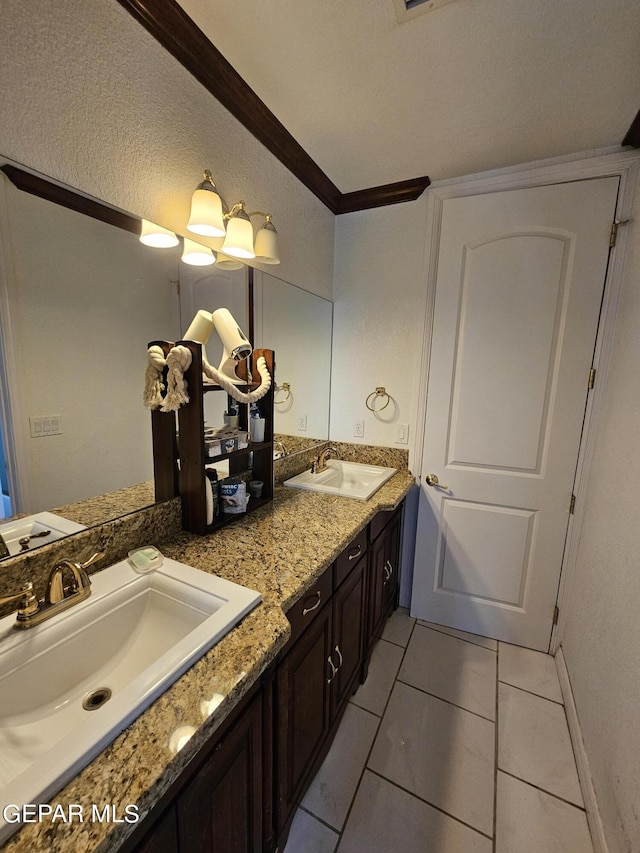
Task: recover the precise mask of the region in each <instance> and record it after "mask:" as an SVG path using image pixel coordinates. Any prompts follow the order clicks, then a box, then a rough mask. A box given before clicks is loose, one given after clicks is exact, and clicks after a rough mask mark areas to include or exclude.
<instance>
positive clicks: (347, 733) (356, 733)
mask: <svg viewBox="0 0 640 853" xmlns="http://www.w3.org/2000/svg"><path fill="white" fill-rule="evenodd" d="M379 723H380V718H379V717H376V716H374V715H373V714H370V713H369V712H368V711H365V710H364V709H363V708H358V707H357V706H356V705H352V704H351V703H349V704H348V705H347V710H346V711H345V713H344V717H343V718H342V722H341V723H340V726H339V728H338V732H337V734H336V736H335V739H334V741H333V743H332V744H331V749H330V750H329V752H328V753H327V757H326V758H325V760H324V761H323V762H322V765H321V767H320V769H319V770H318V772H317V774H316V776H315V779H314V780H313V782H312V783H311V787H310V788H309V790H308V791H307V793H306V794H305V797H304V799H303V800H302V805H303V806H304V807H305V809H307V810H308V811H310V812H311V813H312V814H314V815H316V816H317V817H319V818H321V819H322V820H324V821H325V822H326V823H328V824H329V825H330V826H333V827H335V828H336V829H337V830H341V829H342V825H343V824H344V820H345V818H346V816H347V812H348V811H349V806H350V805H351V800H352V799H353V795H354V794H355V791H356V788H357V787H358V782H359V781H360V776H361V775H362V771H363V769H364V766H365V763H366V761H367V756H368V754H369V750H370V749H371V744H372V743H373V739H374V738H375V735H376V731H377V728H378V725H379Z"/></svg>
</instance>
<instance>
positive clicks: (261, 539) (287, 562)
mask: <svg viewBox="0 0 640 853" xmlns="http://www.w3.org/2000/svg"><path fill="white" fill-rule="evenodd" d="M413 482H414V481H413V477H412V476H411V475H410V474H409V472H408V471H407V470H402V471H399V472H398V473H397V474H396V475H394V477H392V478H391V480H389V481H388V482H387V483H386V484H385V485H384V486H383V487H382V488H381V489H380V490H379V491H378V492H377V493H376V494H375V495H374V496H373V497H372V498H371V499H370V500H368V501H365V502H361V501H356V500H352V499H349V498H336V497H332V496H329V495H322V494H318V493H315V492H308V491H301V490H298V489H289V488H284V487H279V488H276V490H275V495H274V500H273V502H271V503H270V504H268V505H267V506H265V507H263V508H261V509H259V510H256V512H254V513H252V514H251V515H248V516H247V517H246V518H244V519H242V520H241V521H238V522H237V523H236V524H233V525H230V526H228V527H225V528H223V529H222V530H219V531H217V532H216V533H214V534H212V535H210V536H196V535H194V534H190V533H185V532H181V533H179V534H178V535H176V536H174V537H172V538H171V539H167V540H165V541H163V542H157V543H155V544H157V545H158V546H159V547H160V549H161V550H162V552H163V553H164V554H165V555H166V556H167V557H171V558H173V559H174V560H179V561H180V562H183V563H187V564H188V565H191V566H194V567H195V568H198V569H202V570H203V571H206V572H210V573H212V574H216V575H219V576H220V577H222V578H226V579H227V580H231V581H235V582H236V583H239V584H242V585H243V586H247V587H250V588H252V589H255V590H258V591H259V592H260V593H261V594H262V599H263V600H262V603H261V604H260V605H258V607H256V608H255V609H254V610H253V611H251V613H249V614H248V615H247V616H246V617H245V618H244V619H243V620H242V622H241V623H240V624H239V625H238V626H237V627H236V628H234V629H233V630H232V631H231V632H230V633H229V634H227V636H226V637H224V638H223V639H222V640H221V641H220V642H219V643H218V644H217V645H216V646H214V647H213V649H211V650H210V651H209V652H207V653H206V654H205V655H204V656H203V657H202V658H201V659H200V660H199V661H197V662H196V663H195V664H194V665H193V666H192V667H191V668H190V669H189V670H188V671H187V672H186V673H185V674H184V675H183V676H182V677H181V678H179V679H178V681H176V682H175V683H174V684H173V685H172V686H171V687H169V688H168V689H167V690H166V691H165V693H163V694H162V696H160V698H159V699H157V700H156V701H155V702H154V703H153V704H152V705H151V706H150V707H149V708H148V709H147V710H146V711H145V712H143V714H141V716H140V717H138V718H137V719H136V720H135V721H134V722H133V723H132V724H131V725H130V726H129V727H128V728H127V729H126V730H125V731H124V732H122V734H120V735H119V736H118V737H117V738H116V739H115V741H113V743H111V744H110V745H109V746H108V747H107V748H106V749H105V750H104V751H103V752H102V753H100V755H99V756H98V757H97V758H95V759H94V760H93V761H92V762H91V763H90V764H89V765H88V766H87V767H86V768H85V769H84V770H82V771H81V772H80V773H79V774H78V776H76V777H75V779H73V780H72V781H71V782H70V783H69V784H68V785H67V786H66V787H65V788H64V789H63V790H62V791H60V792H59V793H58V794H56V795H55V796H54V797H52V799H51V803H52V804H56V805H57V804H60V805H62V806H63V808H68V805H69V804H70V803H74V804H79V805H81V806H82V807H83V813H84V814H85V815H90V813H91V806H92V804H97V805H98V806H99V807H100V808H102V807H103V806H104V805H107V804H110V805H112V806H115V807H116V810H117V815H118V816H120V817H121V816H122V815H124V810H125V806H127V805H130V804H136V805H137V807H138V813H139V815H140V817H141V818H143V817H144V816H145V815H146V814H147V813H148V812H149V811H150V809H151V808H152V807H153V805H154V804H155V803H156V802H157V801H158V799H159V798H160V797H161V796H162V794H163V793H164V792H165V791H166V790H167V789H168V788H169V787H170V785H171V784H172V783H173V782H174V781H175V779H176V778H177V777H178V776H179V775H180V772H181V771H182V770H183V769H184V767H185V766H186V765H187V764H188V763H189V761H190V760H191V759H192V758H193V756H194V755H195V754H196V753H197V752H198V751H199V750H200V748H201V747H202V746H203V745H204V744H205V743H206V742H207V740H208V739H209V738H210V737H211V735H212V733H213V732H214V731H215V730H216V728H217V727H218V726H219V725H220V724H221V723H222V721H223V720H224V719H225V718H226V717H227V716H228V714H229V713H230V711H232V710H233V708H234V707H235V706H236V705H237V704H238V702H239V700H240V699H241V698H242V697H243V696H244V695H245V694H246V693H247V692H248V691H249V689H250V688H251V687H252V686H253V684H254V683H255V682H256V680H257V679H258V678H259V676H260V675H261V674H262V673H263V672H264V671H265V670H266V669H267V668H268V666H269V665H270V664H271V663H272V662H273V661H274V660H275V658H276V657H277V655H278V653H279V651H280V650H281V649H282V648H283V647H284V645H285V644H286V642H287V640H288V638H289V635H290V630H289V623H288V621H287V618H286V616H285V613H286V611H287V610H288V609H289V608H290V607H291V606H292V605H293V604H294V603H295V602H296V601H297V600H298V599H299V598H300V597H301V596H302V595H303V594H304V593H305V592H306V591H307V590H308V589H309V588H310V587H311V586H312V585H313V584H314V583H315V581H316V580H317V579H318V578H319V577H320V575H321V574H322V572H323V571H324V569H325V568H327V567H328V566H329V565H330V564H331V563H332V562H333V560H334V559H335V558H336V557H337V556H338V555H339V554H340V553H341V552H342V551H343V550H344V548H345V547H346V546H347V545H348V544H349V542H350V541H351V540H352V539H353V538H354V536H355V535H356V534H357V533H359V532H360V530H362V529H363V528H364V527H365V526H366V525H367V523H368V522H369V521H370V520H371V519H372V518H373V516H374V515H375V514H376V513H377V512H379V511H381V510H390V509H394V508H395V507H396V506H398V504H399V503H400V501H401V500H402V498H403V497H404V496H405V495H406V494H407V493H408V491H409V490H410V488H411V486H412V484H413ZM181 726H190V727H192V728H193V729H194V730H195V732H194V734H193V736H192V737H191V739H190V740H189V741H188V742H187V743H186V745H184V747H183V748H182V749H181V750H180V751H179V752H177V754H174V752H172V750H171V748H170V746H169V741H170V739H171V735H172V734H173V733H174V732H175V730H176V729H177V728H178V727H181ZM134 828H135V825H133V824H127V823H99V822H95V823H92V822H89V821H86V822H84V823H79V822H73V823H64V822H62V821H56V822H55V823H52V822H49V820H45V821H44V822H43V823H34V824H28V825H25V826H24V827H23V828H22V829H21V830H20V831H19V832H18V833H16V835H14V836H13V837H12V838H10V839H9V840H8V841H7V842H6V844H5V845H4V846H3V847H2V850H3V853H18V851H20V853H25V851H29V853H36V851H42V853H68V851H74V853H75V851H78V853H87V851H95V853H106V851H115V850H117V848H118V846H119V845H120V844H121V843H122V841H123V840H124V839H125V837H126V836H128V835H129V834H130V833H131V832H132V830H133V829H134Z"/></svg>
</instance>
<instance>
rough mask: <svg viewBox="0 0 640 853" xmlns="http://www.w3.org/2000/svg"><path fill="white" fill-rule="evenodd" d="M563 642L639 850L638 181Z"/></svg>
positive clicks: (597, 756)
mask: <svg viewBox="0 0 640 853" xmlns="http://www.w3.org/2000/svg"><path fill="white" fill-rule="evenodd" d="M627 227H629V228H632V229H633V232H632V244H633V245H632V251H631V254H630V256H629V260H628V264H627V268H626V272H625V278H624V289H623V294H622V302H621V305H620V312H619V315H618V321H617V328H616V340H615V348H614V352H613V357H612V361H611V366H610V371H609V376H608V379H607V396H606V402H605V406H604V410H603V414H602V420H601V422H600V427H599V431H598V437H597V445H596V453H595V459H594V464H593V468H592V471H591V478H590V481H589V487H588V496H587V506H586V516H585V520H584V526H583V529H582V536H581V542H580V549H579V554H578V565H577V570H576V572H575V574H574V577H573V578H572V584H571V588H570V589H569V591H568V596H567V600H568V621H567V624H566V627H565V631H564V636H563V637H562V645H563V649H564V653H565V657H566V661H567V667H568V670H569V675H570V677H571V684H572V687H573V691H574V694H575V699H576V705H577V708H578V715H579V718H580V724H581V728H582V734H583V738H584V741H585V745H586V748H587V753H588V756H589V761H590V764H591V770H592V774H593V777H594V782H595V787H596V793H597V796H598V803H599V806H600V810H601V813H602V817H603V821H604V827H605V833H606V837H607V841H608V844H609V850H610V853H623V851H624V853H638V851H640V771H639V768H640V741H639V740H638V724H639V721H640V679H639V678H638V672H639V671H640V618H639V616H638V610H639V607H640V570H639V569H640V565H639V560H638V554H640V529H639V527H638V506H640V383H639V381H638V365H639V364H640V336H639V335H638V329H639V328H640V186H639V187H638V189H637V191H636V209H635V212H634V214H633V215H632V222H631V224H630V225H629V226H627Z"/></svg>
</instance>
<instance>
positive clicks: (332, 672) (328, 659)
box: [327, 655, 338, 684]
mask: <svg viewBox="0 0 640 853" xmlns="http://www.w3.org/2000/svg"><path fill="white" fill-rule="evenodd" d="M327 663H328V664H329V666H330V667H331V675H330V676H329V678H327V684H331V682H332V681H333V679H334V678H335V677H336V675H337V674H338V670H337V669H336V667H335V665H334V663H333V661H332V660H331V655H329V657H328V658H327Z"/></svg>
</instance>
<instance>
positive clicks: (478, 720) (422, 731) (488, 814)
mask: <svg viewBox="0 0 640 853" xmlns="http://www.w3.org/2000/svg"><path fill="white" fill-rule="evenodd" d="M494 759H495V726H494V724H493V723H492V722H490V721H489V720H485V719H483V718H482V717H479V716H477V715H476V714H471V713H469V712H468V711H464V710H463V709H462V708H456V707H455V706H454V705H450V704H449V703H448V702H443V701H442V700H441V699H436V698H435V697H433V696H429V695H428V694H426V693H422V692H421V691H420V690H416V689H414V688H413V687H409V686H408V685H406V684H401V683H400V682H396V685H395V687H394V688H393V692H392V694H391V699H390V700H389V704H388V705H387V710H386V711H385V713H384V717H383V718H382V723H381V725H380V730H379V731H378V735H377V737H376V741H375V744H374V747H373V750H372V752H371V756H370V758H369V762H368V766H369V767H370V769H371V770H373V771H375V772H376V773H378V774H379V775H381V776H384V777H385V778H386V779H389V780H390V781H391V782H395V783H396V784H397V785H399V786H401V787H402V788H406V789H407V790H408V791H410V792H411V793H414V794H416V795H417V796H418V797H420V798H421V799H423V800H426V801H427V802H429V803H431V804H433V805H434V806H437V807H438V808H440V809H442V810H443V811H445V812H447V814H449V815H452V816H453V817H456V818H459V819H460V820H462V821H464V822H465V823H467V824H469V825H470V826H472V827H474V828H476V829H479V830H480V831H481V832H483V833H485V834H486V835H492V833H493V782H494V763H495V762H494Z"/></svg>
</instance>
